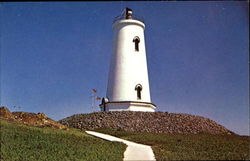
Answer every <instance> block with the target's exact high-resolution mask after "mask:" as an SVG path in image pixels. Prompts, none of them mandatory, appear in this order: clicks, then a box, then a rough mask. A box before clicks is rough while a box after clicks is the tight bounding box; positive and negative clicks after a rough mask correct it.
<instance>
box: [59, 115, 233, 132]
mask: <svg viewBox="0 0 250 161" xmlns="http://www.w3.org/2000/svg"><path fill="white" fill-rule="evenodd" d="M59 122H60V123H61V124H64V125H66V126H68V127H73V128H78V129H82V130H94V129H98V128H111V129H116V130H125V131H131V132H149V133H171V134H176V133H178V134H198V133H210V134H229V135H231V134H234V133H233V132H231V131H229V130H228V129H226V128H225V127H223V126H222V125H219V124H217V123H216V122H215V121H213V120H210V119H208V118H204V117H201V116H194V115H189V114H176V113H167V112H133V111H122V112H118V111H116V112H96V113H90V114H76V115H73V116H70V117H67V118H65V119H62V120H60V121H59Z"/></svg>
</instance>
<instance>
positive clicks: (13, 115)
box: [0, 107, 68, 130]
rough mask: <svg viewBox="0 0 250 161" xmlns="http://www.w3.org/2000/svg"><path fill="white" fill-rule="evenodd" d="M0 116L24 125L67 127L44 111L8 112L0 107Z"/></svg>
mask: <svg viewBox="0 0 250 161" xmlns="http://www.w3.org/2000/svg"><path fill="white" fill-rule="evenodd" d="M0 117H1V118H4V119H7V120H13V121H17V122H19V123H23V124H26V125H31V126H37V127H52V128H56V129H64V130H66V129H68V128H67V127H66V126H65V125H62V124H60V123H58V122H56V121H54V120H52V119H50V118H48V117H47V116H46V115H45V114H44V113H37V114H35V113H28V112H10V111H9V109H8V108H6V107H0Z"/></svg>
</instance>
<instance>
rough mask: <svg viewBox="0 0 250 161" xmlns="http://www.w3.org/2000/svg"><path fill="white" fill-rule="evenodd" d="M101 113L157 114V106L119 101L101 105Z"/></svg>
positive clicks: (147, 103)
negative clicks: (135, 112)
mask: <svg viewBox="0 0 250 161" xmlns="http://www.w3.org/2000/svg"><path fill="white" fill-rule="evenodd" d="M100 108H101V111H143V112H155V109H156V106H155V105H154V104H152V103H149V102H136V101H117V102H106V103H105V104H101V105H100Z"/></svg>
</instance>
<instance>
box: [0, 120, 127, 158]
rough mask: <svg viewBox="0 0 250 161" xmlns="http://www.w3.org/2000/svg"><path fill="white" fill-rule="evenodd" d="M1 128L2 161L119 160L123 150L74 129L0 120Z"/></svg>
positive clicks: (112, 143) (123, 147)
mask: <svg viewBox="0 0 250 161" xmlns="http://www.w3.org/2000/svg"><path fill="white" fill-rule="evenodd" d="M0 128H1V152H0V160H3V161H15V160H18V161H21V160H22V161H34V160H39V161H41V160H44V161H45V160H46V161H48V160H49V161H59V160H60V161H64V160H65V161H69V160H84V161H85V160H86V161H87V160H89V161H98V160H99V161H105V160H107V161H111V160H114V161H119V160H122V158H123V153H124V151H125V149H126V146H125V145H124V144H120V143H117V142H108V141H104V140H101V139H97V138H95V137H92V136H89V135H87V134H85V133H84V132H82V131H80V130H76V129H69V130H58V129H53V128H48V127H46V128H38V127H32V126H27V125H24V124H21V123H18V122H16V121H7V120H5V119H2V118H0Z"/></svg>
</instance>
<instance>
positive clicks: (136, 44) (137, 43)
mask: <svg viewBox="0 0 250 161" xmlns="http://www.w3.org/2000/svg"><path fill="white" fill-rule="evenodd" d="M133 42H134V43H135V51H139V43H140V38H139V37H138V36H136V37H134V39H133Z"/></svg>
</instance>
